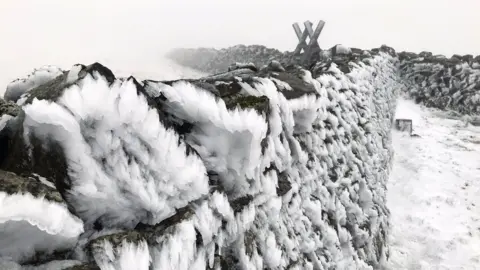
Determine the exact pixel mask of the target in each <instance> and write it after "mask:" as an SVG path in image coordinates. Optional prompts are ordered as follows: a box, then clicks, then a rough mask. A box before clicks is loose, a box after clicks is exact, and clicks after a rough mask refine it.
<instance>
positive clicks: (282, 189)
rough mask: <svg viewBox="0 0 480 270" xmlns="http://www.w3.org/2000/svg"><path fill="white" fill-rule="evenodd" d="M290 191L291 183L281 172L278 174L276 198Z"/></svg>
mask: <svg viewBox="0 0 480 270" xmlns="http://www.w3.org/2000/svg"><path fill="white" fill-rule="evenodd" d="M291 189H292V183H290V181H289V180H288V175H287V173H286V172H281V173H279V174H278V187H277V196H280V197H281V196H283V195H285V194H287V192H289V191H290V190H291Z"/></svg>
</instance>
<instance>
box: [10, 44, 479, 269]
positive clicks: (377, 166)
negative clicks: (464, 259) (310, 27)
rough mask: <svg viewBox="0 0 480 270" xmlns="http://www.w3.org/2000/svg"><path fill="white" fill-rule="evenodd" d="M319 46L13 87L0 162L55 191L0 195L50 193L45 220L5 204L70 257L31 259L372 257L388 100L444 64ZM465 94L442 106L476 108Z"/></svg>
mask: <svg viewBox="0 0 480 270" xmlns="http://www.w3.org/2000/svg"><path fill="white" fill-rule="evenodd" d="M235 48H236V50H239V51H240V52H242V53H239V54H237V53H235V54H232V55H246V54H247V52H248V51H250V49H249V47H235ZM255 48H257V47H255ZM257 49H258V50H259V51H258V52H252V53H253V55H263V54H268V51H265V50H263V49H262V48H260V47H258V48H257ZM208 53H212V52H211V51H208ZM275 53H276V52H275ZM324 56H325V57H326V59H324V60H322V61H320V62H317V63H315V64H314V65H312V66H311V67H310V68H308V69H306V68H302V67H298V66H290V67H287V66H285V67H284V66H282V64H281V63H280V62H270V63H269V64H266V65H265V66H263V67H262V68H260V69H257V68H256V67H255V65H254V64H241V63H237V64H235V65H231V66H230V68H229V71H228V72H226V73H221V74H215V75H214V76H208V77H204V78H201V79H195V80H178V81H153V80H146V81H142V82H139V81H137V80H136V79H135V78H133V77H130V78H127V79H125V78H116V77H115V75H114V74H113V73H112V72H111V71H110V70H108V68H106V67H104V66H102V65H100V64H98V63H96V64H93V65H90V66H83V65H75V66H74V67H72V69H71V70H70V71H61V73H59V75H58V76H56V77H52V78H51V79H50V80H49V81H48V82H43V83H42V85H38V87H33V88H31V89H28V90H25V91H23V92H22V95H23V96H22V99H21V100H19V101H17V105H15V104H13V103H8V106H10V107H9V108H13V109H8V110H6V109H5V110H3V108H4V107H5V108H6V107H7V103H5V102H3V103H1V104H0V108H1V109H2V110H1V111H0V112H1V115H0V117H1V118H0V124H1V125H0V127H1V129H0V146H1V147H6V149H7V151H6V152H5V154H4V155H3V154H2V155H0V169H2V170H5V171H11V172H15V173H17V174H22V175H23V176H22V177H27V176H25V175H28V177H29V178H25V179H30V180H29V181H36V182H35V185H37V186H41V187H42V188H43V189H45V190H47V189H51V190H50V191H51V192H57V193H56V194H58V201H57V202H55V203H52V202H50V201H49V200H48V199H45V198H46V197H45V198H42V197H35V196H33V195H29V193H32V192H34V191H33V190H29V189H27V190H26V191H25V192H26V193H25V192H24V193H19V192H12V191H11V189H10V193H8V192H7V190H5V191H2V190H0V194H5V198H10V197H11V198H14V197H13V196H17V197H18V201H29V202H31V203H32V204H33V205H36V206H35V207H41V206H42V205H44V204H45V205H47V206H48V205H51V204H53V205H55V206H56V207H57V208H55V209H56V210H55V212H54V213H53V212H52V214H49V215H52V217H53V218H51V219H49V220H48V221H47V220H45V219H44V218H43V217H44V216H45V214H39V213H36V212H35V213H33V212H31V211H34V210H35V209H34V208H32V210H31V211H30V210H29V211H23V212H15V211H14V210H15V209H16V208H14V206H13V205H11V204H8V205H7V204H6V203H4V204H3V205H2V207H8V211H5V213H10V212H11V213H13V214H12V215H10V216H9V220H15V222H19V221H18V219H19V217H20V216H21V214H24V215H25V218H23V219H21V220H25V221H26V222H27V223H28V224H34V226H31V225H30V226H27V227H28V228H29V229H28V230H30V231H27V232H29V233H30V232H31V233H32V234H34V233H35V234H38V232H33V231H32V227H33V229H36V228H38V229H37V230H38V231H43V232H46V233H47V234H49V235H53V236H52V237H53V238H52V239H53V240H55V241H57V242H55V244H59V246H58V247H57V246H55V244H54V243H53V242H45V243H44V244H45V245H47V244H48V246H49V247H51V248H53V249H55V250H57V249H60V250H61V249H63V248H64V246H61V245H60V244H65V243H67V244H68V245H67V247H66V248H67V249H70V250H71V251H72V252H71V253H69V254H68V255H65V256H63V257H62V258H50V259H48V257H45V256H44V259H43V260H40V262H35V263H36V264H37V265H45V267H49V266H47V263H49V262H48V260H50V261H51V262H50V263H52V265H53V263H54V261H57V262H58V265H63V266H62V267H63V268H65V269H68V267H71V266H73V265H77V264H81V265H88V266H92V267H98V268H100V269H381V268H382V267H384V264H385V261H386V260H387V259H388V245H387V241H386V240H387V236H388V234H389V219H388V217H389V211H388V209H387V208H386V202H385V200H386V182H387V179H388V176H389V172H390V166H391V162H392V158H393V150H392V146H391V134H390V130H391V126H392V123H393V120H394V111H395V106H396V98H397V96H398V94H399V93H400V92H405V93H410V94H411V95H412V96H414V97H415V96H416V95H417V96H421V97H425V102H433V103H434V104H433V105H435V104H437V101H436V100H437V99H435V98H431V97H432V96H431V94H430V92H428V91H430V90H428V89H430V88H428V87H427V88H425V89H427V90H422V91H424V92H421V93H420V94H418V93H419V92H418V91H419V89H420V88H414V87H415V85H422V84H426V83H423V82H424V81H430V82H431V78H432V76H433V75H432V76H430V75H431V74H430V73H431V72H433V71H432V70H433V69H434V70H435V72H436V73H435V74H438V73H440V72H442V71H441V70H444V71H443V72H444V73H445V74H447V73H448V72H450V73H448V74H454V73H455V72H454V71H453V67H449V68H452V69H451V70H450V69H448V71H445V70H446V69H445V68H438V67H437V66H435V64H430V63H429V64H425V63H423V64H419V63H416V62H415V61H416V60H412V59H416V58H415V57H413V58H408V59H407V57H406V56H405V55H403V54H400V55H397V54H396V53H395V52H394V51H393V50H392V49H391V48H388V47H385V46H383V47H381V48H379V49H373V50H370V51H363V50H359V49H355V48H347V47H345V46H336V47H335V50H332V51H329V52H328V53H325V54H324ZM212 57H214V58H215V59H218V60H219V62H221V64H222V65H224V62H225V61H226V60H225V59H231V63H235V62H238V61H239V59H233V58H235V57H236V56H235V57H230V56H228V57H226V56H225V57H223V56H212ZM247 58H248V57H247ZM265 59H267V57H265ZM184 60H185V61H187V60H188V59H184ZM188 61H189V60H188ZM188 61H187V62H188ZM229 61H230V60H229ZM245 61H247V62H250V61H249V59H245ZM418 61H420V60H418ZM462 61H463V60H462ZM252 62H253V61H252ZM231 63H230V64H231ZM255 64H256V63H255ZM400 64H402V66H401V68H399V66H400ZM422 65H423V66H422ZM426 65H427V66H428V69H429V72H430V73H428V74H430V75H428V76H427V75H426V74H427V73H423V72H425V69H426ZM207 68H208V69H215V68H219V67H218V66H215V63H211V65H210V66H209V67H207ZM437 68H438V70H437ZM460 68H461V69H462V70H464V71H462V72H463V73H462V74H468V76H467V75H458V76H459V77H458V76H457V75H452V76H457V77H458V78H461V80H462V81H461V82H460V83H463V82H466V83H467V85H474V83H473V81H472V82H471V83H470V80H475V79H476V78H477V77H475V76H477V75H476V71H475V70H476V65H475V61H473V62H472V61H471V63H470V64H469V65H468V68H467V67H466V66H465V65H464V64H457V65H456V66H455V70H457V69H460ZM226 69H227V67H225V70H226ZM467 70H468V71H467ZM400 72H402V73H400ZM432 74H433V73H432ZM455 74H456V73H455ZM401 75H403V76H405V78H407V81H404V79H403V78H402V76H401ZM420 76H423V77H420ZM439 76H440V75H439ZM416 78H417V79H416ZM418 78H420V79H418ZM450 80H453V81H455V80H454V79H450ZM405 85H407V86H408V87H409V88H408V89H407V88H406V86H405ZM426 85H427V86H429V85H430V86H431V89H438V87H437V88H435V87H436V86H437V85H436V84H434V83H431V84H426ZM450 85H455V84H454V83H451V84H450ZM472 87H473V88H472V89H476V88H475V87H476V86H475V85H474V86H472ZM24 89H26V88H24ZM432 91H433V90H432ZM469 93H472V92H461V94H462V95H463V96H467V98H464V99H462V100H459V101H457V103H455V102H453V103H451V104H457V105H455V106H453V105H452V106H451V107H452V108H455V109H457V110H458V111H462V110H464V109H462V108H467V109H466V110H470V111H474V110H475V105H474V104H476V103H475V102H476V101H475V100H476V99H475V96H474V95H473V94H469ZM438 95H439V94H435V95H434V96H435V97H438ZM465 100H468V102H463V101H465ZM465 104H466V105H465ZM15 106H17V107H15ZM462 106H463V107H462ZM1 192H4V193H1ZM42 194H44V193H42ZM45 194H46V193H45ZM45 194H44V195H42V196H46V195H45ZM48 194H50V193H48ZM49 196H50V195H49ZM2 198H3V197H2ZM15 198H16V197H15ZM4 201H5V202H6V199H2V202H4ZM42 209H43V208H42ZM45 209H53V207H52V206H48V207H45ZM45 209H43V211H47V210H45ZM39 211H40V210H39ZM51 211H53V210H51ZM40 213H41V212H40ZM2 214H3V212H2ZM77 217H78V218H77ZM56 218H61V219H62V222H58V223H57V221H56V220H57V219H56ZM9 222H10V221H9ZM22 222H23V221H22ZM68 222H71V223H68ZM22 224H23V223H22ZM7 225H8V224H7V223H6V222H4V225H3V226H4V227H2V228H6V227H7ZM35 226H36V227H35ZM17 227H18V228H23V225H22V226H17ZM82 231H84V232H83V233H82V234H81V232H82ZM14 233H17V231H14ZM35 237H36V236H35ZM62 237H63V238H68V239H73V240H72V241H70V240H69V241H66V242H63V240H61V239H63V238H62ZM59 239H60V240H59ZM53 240H52V241H53ZM60 246H61V247H60ZM21 248H24V250H23V252H20V253H16V255H17V257H15V256H12V252H11V251H12V250H13V249H18V250H21ZM29 248H30V247H29V246H28V245H27V244H26V243H25V242H22V241H20V242H18V246H11V247H10V246H9V247H7V248H6V249H5V248H0V265H1V264H2V263H3V264H5V265H7V264H11V265H14V264H22V263H24V262H28V263H34V262H32V260H33V259H32V257H34V256H33V255H31V253H28V252H30V251H29ZM20 255H21V256H20ZM18 256H20V257H22V258H20V257H18ZM54 259H55V260H54ZM12 267H13V266H12ZM22 267H27V266H26V265H23V266H22ZM58 267H60V266H58ZM45 269H48V268H45Z"/></svg>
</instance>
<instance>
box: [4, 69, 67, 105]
mask: <svg viewBox="0 0 480 270" xmlns="http://www.w3.org/2000/svg"><path fill="white" fill-rule="evenodd" d="M60 75H62V70H61V69H60V68H58V67H55V66H44V67H41V68H38V69H35V70H34V71H33V72H32V73H31V74H29V75H28V76H27V77H26V78H23V79H17V80H15V81H13V82H11V83H10V84H9V85H8V86H7V90H6V91H5V94H4V98H5V100H7V101H14V102H16V101H17V100H18V99H19V98H20V97H21V96H22V95H23V94H24V93H26V92H28V91H29V90H31V89H33V88H35V87H38V86H40V85H42V84H44V83H46V82H49V81H51V80H53V79H55V78H56V77H58V76H60Z"/></svg>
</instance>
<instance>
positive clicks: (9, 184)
mask: <svg viewBox="0 0 480 270" xmlns="http://www.w3.org/2000/svg"><path fill="white" fill-rule="evenodd" d="M0 191H2V192H5V193H7V194H9V195H13V194H16V193H17V194H25V193H30V194H32V195H33V196H34V197H42V198H45V199H46V200H48V201H52V202H57V203H63V202H64V201H63V199H62V196H61V195H60V193H59V192H58V191H57V190H56V189H54V188H52V187H49V186H47V185H45V184H43V183H41V182H39V181H37V180H35V179H33V178H27V177H21V176H18V175H16V174H15V173H12V172H6V171H3V170H0Z"/></svg>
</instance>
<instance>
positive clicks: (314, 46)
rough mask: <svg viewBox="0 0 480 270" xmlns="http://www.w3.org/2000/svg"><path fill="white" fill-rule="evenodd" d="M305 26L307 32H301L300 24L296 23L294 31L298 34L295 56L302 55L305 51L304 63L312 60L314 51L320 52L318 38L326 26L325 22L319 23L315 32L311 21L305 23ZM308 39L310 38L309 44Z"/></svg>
mask: <svg viewBox="0 0 480 270" xmlns="http://www.w3.org/2000/svg"><path fill="white" fill-rule="evenodd" d="M303 24H304V25H305V30H303V32H302V30H300V26H299V25H298V23H294V24H293V25H292V26H293V30H295V34H297V38H298V45H297V47H296V48H295V51H294V52H293V54H294V55H301V53H302V50H303V57H302V61H306V60H308V59H309V58H310V56H311V55H312V53H313V52H314V51H319V50H320V45H318V37H319V36H320V33H321V32H322V30H323V27H324V26H325V22H324V21H319V22H318V24H317V27H316V28H315V31H313V27H312V26H313V24H312V22H310V21H306V22H304V23H303ZM307 37H308V38H309V41H308V44H307Z"/></svg>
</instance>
